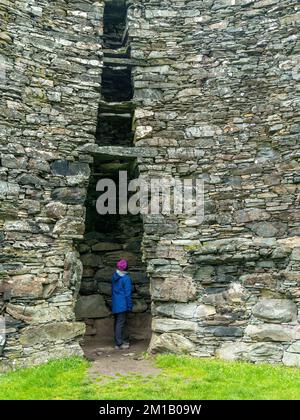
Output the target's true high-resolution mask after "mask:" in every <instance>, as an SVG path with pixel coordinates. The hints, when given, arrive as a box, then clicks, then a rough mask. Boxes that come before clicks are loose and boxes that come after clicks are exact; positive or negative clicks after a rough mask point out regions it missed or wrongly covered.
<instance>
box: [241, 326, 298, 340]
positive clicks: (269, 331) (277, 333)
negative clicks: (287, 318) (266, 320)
mask: <svg viewBox="0 0 300 420" xmlns="http://www.w3.org/2000/svg"><path fill="white" fill-rule="evenodd" d="M245 334H247V335H249V337H251V338H252V339H253V340H257V341H291V340H293V338H294V335H295V332H294V329H293V328H290V327H288V326H281V325H277V324H276V325H272V324H260V325H248V327H247V328H246V330H245Z"/></svg>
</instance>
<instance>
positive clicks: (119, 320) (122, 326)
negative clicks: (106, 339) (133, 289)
mask: <svg viewBox="0 0 300 420" xmlns="http://www.w3.org/2000/svg"><path fill="white" fill-rule="evenodd" d="M114 317H115V324H114V335H115V345H116V346H121V345H122V344H123V343H124V339H126V338H127V337H126V332H125V330H126V324H127V312H121V313H120V314H114Z"/></svg>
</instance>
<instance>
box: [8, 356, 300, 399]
mask: <svg viewBox="0 0 300 420" xmlns="http://www.w3.org/2000/svg"><path fill="white" fill-rule="evenodd" d="M155 363H156V365H157V366H158V367H159V368H160V369H161V373H160V374H159V375H158V376H156V377H143V376H139V375H128V376H126V377H125V376H117V377H116V378H107V377H100V378H98V380H97V383H93V382H92V381H91V380H90V379H89V378H88V376H87V369H88V366H89V364H88V362H86V361H84V360H82V359H80V358H71V359H65V360H60V361H54V362H50V363H48V364H47V365H43V366H39V367H35V368H30V369H23V370H18V371H16V372H11V373H8V374H5V375H2V376H0V399H2V400H3V399H42V400H46V399H72V400H78V399H98V400H110V399H125V400H126V399H130V400H139V399H152V400H155V399H163V400H168V399H170V400H172V399H173V400H174V399H199V400H210V399H222V400H224V399H233V400H238V399H249V400H251V399H281V400H282V399H286V400H288V399H300V370H299V369H293V368H287V367H283V366H271V365H252V364H247V363H231V362H224V361H220V360H211V359H196V358H192V357H187V356H174V355H160V356H157V357H156V360H155Z"/></svg>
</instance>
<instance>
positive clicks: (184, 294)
mask: <svg viewBox="0 0 300 420" xmlns="http://www.w3.org/2000/svg"><path fill="white" fill-rule="evenodd" d="M151 294H152V298H153V299H154V300H160V301H177V302H188V301H189V300H192V299H194V298H195V296H196V287H195V285H194V284H193V281H192V280H191V279H189V278H177V277H169V278H167V279H165V280H161V279H153V280H152V283H151Z"/></svg>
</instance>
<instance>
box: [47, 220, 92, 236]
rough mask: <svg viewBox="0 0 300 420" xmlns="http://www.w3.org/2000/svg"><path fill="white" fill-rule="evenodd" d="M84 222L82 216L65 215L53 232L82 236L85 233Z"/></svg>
mask: <svg viewBox="0 0 300 420" xmlns="http://www.w3.org/2000/svg"><path fill="white" fill-rule="evenodd" d="M84 230H85V227H84V223H83V221H82V218H79V217H64V218H63V219H61V220H59V221H58V222H57V223H56V225H55V227H54V229H53V233H54V234H55V235H61V236H71V237H72V236H77V235H79V236H82V235H83V234H84Z"/></svg>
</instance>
